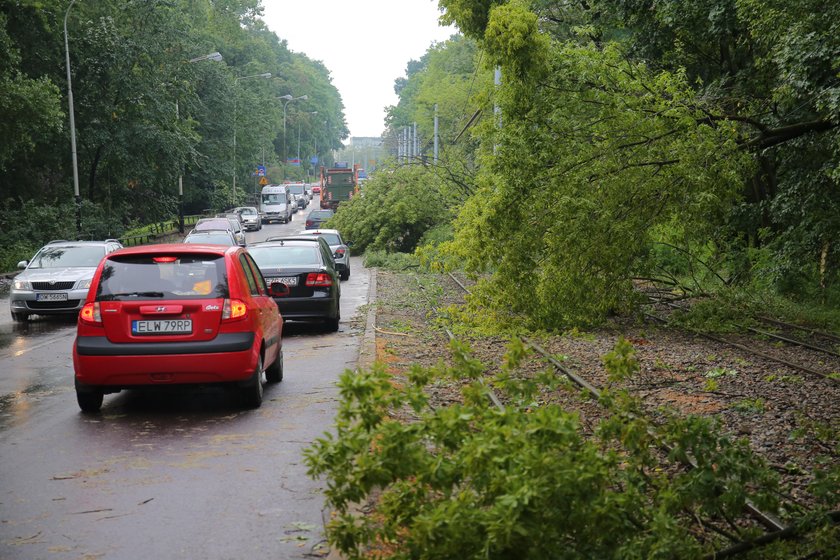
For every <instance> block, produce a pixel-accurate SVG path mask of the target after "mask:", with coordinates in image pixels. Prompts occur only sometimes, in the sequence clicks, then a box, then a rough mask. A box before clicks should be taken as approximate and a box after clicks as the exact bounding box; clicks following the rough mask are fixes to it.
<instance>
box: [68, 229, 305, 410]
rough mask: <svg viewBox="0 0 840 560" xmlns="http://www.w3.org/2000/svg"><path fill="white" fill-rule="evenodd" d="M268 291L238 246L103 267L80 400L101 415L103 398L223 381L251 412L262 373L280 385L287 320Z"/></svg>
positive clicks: (91, 297)
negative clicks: (137, 389) (134, 390)
mask: <svg viewBox="0 0 840 560" xmlns="http://www.w3.org/2000/svg"><path fill="white" fill-rule="evenodd" d="M288 292H289V290H288V288H287V287H286V286H285V285H283V284H275V285H272V286H271V287H270V288H269V287H267V286H266V283H265V280H264V279H263V277H262V275H261V274H260V271H259V268H258V267H257V265H256V264H255V263H254V261H253V259H252V258H251V256H250V255H249V254H248V253H247V252H246V250H245V249H243V248H241V247H237V246H233V247H220V246H218V245H186V244H182V243H175V244H163V245H145V246H139V247H131V248H127V249H122V250H119V251H115V252H113V253H111V254H109V255H108V256H107V257H106V258H105V259H103V260H102V262H101V263H100V264H99V267H98V268H97V269H96V274H95V275H94V277H93V282H92V285H91V288H90V290H89V291H88V295H87V298H86V299H85V303H84V306H83V307H82V310H81V312H80V313H79V320H78V326H77V334H76V340H75V343H74V344H73V368H74V370H75V374H76V375H75V385H76V398H77V401H78V403H79V407H80V408H81V409H82V411H83V412H96V411H98V410H99V409H100V407H101V406H102V401H103V395H105V394H106V393H116V392H119V391H120V390H122V389H129V388H134V387H142V386H149V385H156V386H161V385H194V384H206V383H213V384H215V383H220V384H225V385H227V386H228V387H231V388H235V389H236V390H238V391H239V392H240V393H241V396H242V398H243V400H244V404H245V405H246V406H247V407H249V408H256V407H259V406H260V404H261V403H262V398H263V386H262V374H263V372H265V377H266V379H267V380H268V381H270V382H279V381H281V380H282V379H283V347H282V340H281V335H282V318H281V316H280V314H279V313H278V310H277V305H276V304H275V303H274V299H273V297H275V296H277V297H280V296H282V295H284V294H288Z"/></svg>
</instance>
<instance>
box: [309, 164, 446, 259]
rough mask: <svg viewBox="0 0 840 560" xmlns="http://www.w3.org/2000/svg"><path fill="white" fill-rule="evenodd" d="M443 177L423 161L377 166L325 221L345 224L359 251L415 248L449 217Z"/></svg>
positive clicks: (345, 231) (346, 234)
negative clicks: (422, 163)
mask: <svg viewBox="0 0 840 560" xmlns="http://www.w3.org/2000/svg"><path fill="white" fill-rule="evenodd" d="M448 206H449V204H448V200H447V199H446V197H445V196H444V195H443V194H441V190H440V179H438V178H437V177H436V176H435V175H434V174H433V173H431V172H430V171H428V170H426V169H425V168H423V167H421V166H404V167H398V168H396V169H383V170H379V171H378V172H377V173H376V174H375V175H374V176H373V177H372V178H370V179H368V180H367V181H366V182H365V186H364V189H363V190H362V192H361V193H360V194H359V195H357V196H354V197H353V198H352V199H351V200H350V201H348V202H342V203H341V205H340V206H339V207H338V212H337V213H336V215H335V216H333V217H332V218H331V219H330V220H329V221H328V222H326V223H325V224H324V227H330V228H336V229H339V230H341V234H342V236H343V237H344V238H345V239H347V240H349V241H352V242H353V249H354V251H356V252H358V253H362V252H365V251H366V250H368V249H373V250H379V251H385V252H389V253H392V252H402V253H411V252H412V251H414V249H415V248H416V247H417V246H418V244H419V243H420V241H421V239H422V238H423V236H424V235H426V234H427V232H429V230H431V229H432V228H434V227H435V226H439V225H440V224H444V223H448V222H449V220H450V212H449V209H448Z"/></svg>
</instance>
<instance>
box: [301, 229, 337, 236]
mask: <svg viewBox="0 0 840 560" xmlns="http://www.w3.org/2000/svg"><path fill="white" fill-rule="evenodd" d="M319 233H334V234H335V235H337V236H339V237H341V232H339V231H338V230H337V229H320V228H319V229H305V230H303V231H299V232H298V233H296V234H295V235H318V234H319Z"/></svg>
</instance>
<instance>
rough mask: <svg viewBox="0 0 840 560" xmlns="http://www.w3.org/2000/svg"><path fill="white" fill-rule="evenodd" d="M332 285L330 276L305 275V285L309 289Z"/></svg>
mask: <svg viewBox="0 0 840 560" xmlns="http://www.w3.org/2000/svg"><path fill="white" fill-rule="evenodd" d="M332 283H333V282H332V278H330V275H329V274H326V273H324V272H310V273H309V274H307V275H306V285H307V286H309V287H315V286H332Z"/></svg>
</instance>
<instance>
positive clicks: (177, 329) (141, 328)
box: [131, 319, 192, 335]
mask: <svg viewBox="0 0 840 560" xmlns="http://www.w3.org/2000/svg"><path fill="white" fill-rule="evenodd" d="M190 333H192V319H156V320H153V321H132V322H131V334H137V335H140V334H190Z"/></svg>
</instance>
